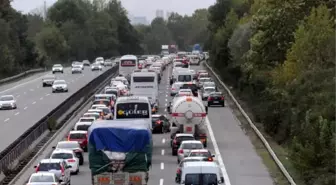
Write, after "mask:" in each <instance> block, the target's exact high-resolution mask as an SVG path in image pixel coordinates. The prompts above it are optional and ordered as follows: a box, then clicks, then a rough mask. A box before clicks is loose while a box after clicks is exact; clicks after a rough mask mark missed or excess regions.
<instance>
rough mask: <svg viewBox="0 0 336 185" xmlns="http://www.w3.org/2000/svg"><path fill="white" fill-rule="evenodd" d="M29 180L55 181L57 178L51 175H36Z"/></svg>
mask: <svg viewBox="0 0 336 185" xmlns="http://www.w3.org/2000/svg"><path fill="white" fill-rule="evenodd" d="M29 182H55V180H54V177H53V176H51V175H34V176H32V177H31V178H30V181H29Z"/></svg>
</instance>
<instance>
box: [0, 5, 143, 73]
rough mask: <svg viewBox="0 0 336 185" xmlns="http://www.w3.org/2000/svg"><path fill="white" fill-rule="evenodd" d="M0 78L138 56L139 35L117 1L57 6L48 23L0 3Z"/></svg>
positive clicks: (53, 9)
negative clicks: (50, 67) (79, 62)
mask: <svg viewBox="0 0 336 185" xmlns="http://www.w3.org/2000/svg"><path fill="white" fill-rule="evenodd" d="M0 27H1V32H0V40H1V43H0V66H1V67H0V78H2V77H6V76H10V75H13V74H15V73H19V72H23V71H25V70H28V69H29V68H35V67H44V66H46V65H50V64H53V63H67V62H70V61H73V60H85V59H88V60H93V59H94V58H96V57H97V56H102V57H105V58H109V57H112V56H116V55H123V54H127V53H134V54H141V53H142V52H143V50H142V48H141V46H140V40H139V33H138V32H137V31H136V30H135V29H134V28H133V27H132V26H131V24H130V22H129V20H128V18H127V13H126V11H125V9H124V8H123V7H122V6H121V3H120V1H117V0H111V1H105V0H94V1H93V2H92V1H88V0H59V1H57V2H56V3H55V4H54V5H53V6H52V7H50V8H49V10H48V14H47V20H46V21H44V20H43V19H42V17H41V16H39V15H37V14H28V15H23V14H21V13H19V12H17V11H15V10H14V9H13V8H12V7H11V6H10V1H9V0H4V1H1V3H0Z"/></svg>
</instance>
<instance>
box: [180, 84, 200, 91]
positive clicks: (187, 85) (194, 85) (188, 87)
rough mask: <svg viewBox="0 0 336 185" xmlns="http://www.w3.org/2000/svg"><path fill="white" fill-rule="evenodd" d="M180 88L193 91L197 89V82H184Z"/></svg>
mask: <svg viewBox="0 0 336 185" xmlns="http://www.w3.org/2000/svg"><path fill="white" fill-rule="evenodd" d="M180 89H191V90H192V91H194V90H197V86H196V84H183V85H182V86H181V88H180Z"/></svg>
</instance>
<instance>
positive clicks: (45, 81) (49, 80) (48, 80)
mask: <svg viewBox="0 0 336 185" xmlns="http://www.w3.org/2000/svg"><path fill="white" fill-rule="evenodd" d="M55 80H56V76H55V75H47V76H45V77H43V78H42V86H43V87H46V86H52V85H53V83H54V81H55Z"/></svg>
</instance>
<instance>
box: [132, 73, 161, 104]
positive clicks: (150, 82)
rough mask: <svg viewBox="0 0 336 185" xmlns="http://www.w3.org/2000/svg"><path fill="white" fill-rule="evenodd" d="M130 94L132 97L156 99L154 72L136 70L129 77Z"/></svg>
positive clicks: (155, 74)
mask: <svg viewBox="0 0 336 185" xmlns="http://www.w3.org/2000/svg"><path fill="white" fill-rule="evenodd" d="M130 91H131V94H132V95H134V96H146V97H155V98H157V97H158V94H159V87H158V75H157V73H156V72H155V71H154V70H149V69H137V70H134V72H133V73H132V75H131V87H130Z"/></svg>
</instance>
